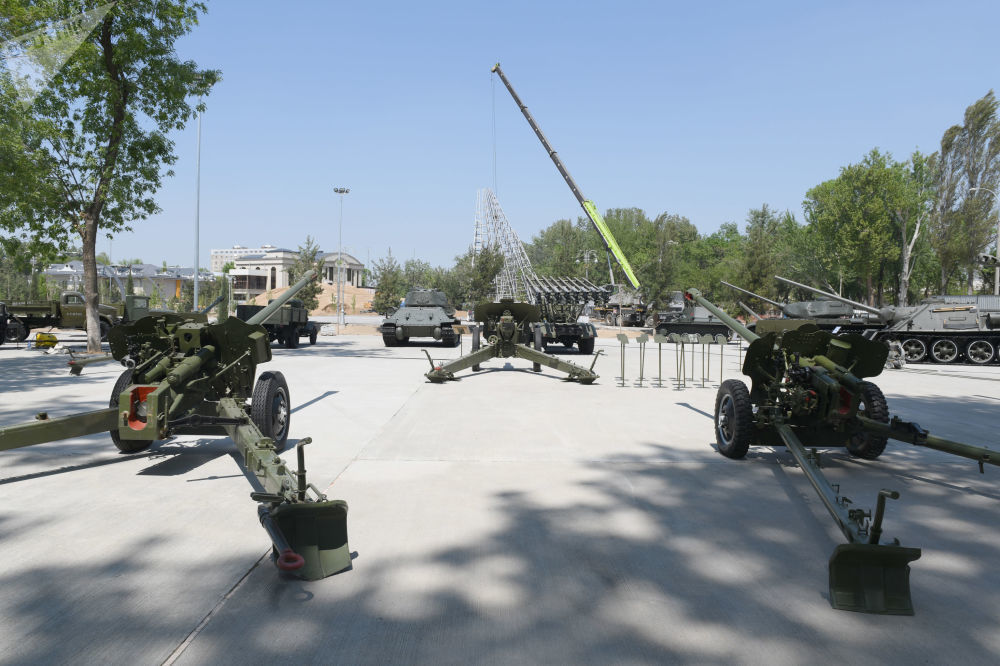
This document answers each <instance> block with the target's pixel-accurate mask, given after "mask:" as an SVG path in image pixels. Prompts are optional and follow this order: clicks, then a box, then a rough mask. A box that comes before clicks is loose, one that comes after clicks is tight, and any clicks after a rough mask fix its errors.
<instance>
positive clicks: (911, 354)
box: [903, 338, 927, 363]
mask: <svg viewBox="0 0 1000 666" xmlns="http://www.w3.org/2000/svg"><path fill="white" fill-rule="evenodd" d="M903 356H905V357H906V362H907V363H920V362H921V361H922V360H924V358H926V357H927V345H925V344H924V341H923V340H918V339H917V338H909V339H907V340H903Z"/></svg>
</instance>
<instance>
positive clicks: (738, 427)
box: [715, 379, 753, 459]
mask: <svg viewBox="0 0 1000 666" xmlns="http://www.w3.org/2000/svg"><path fill="white" fill-rule="evenodd" d="M752 432H753V408H752V406H751V404H750V391H749V390H748V389H747V385H746V384H744V383H743V382H741V381H740V380H738V379H727V380H726V381H724V382H722V386H720V387H719V392H718V393H717V394H716V396H715V442H716V444H717V445H718V447H719V453H721V454H722V455H724V456H726V457H727V458H733V459H738V458H742V457H744V456H745V455H746V454H747V451H748V450H750V436H751V434H752Z"/></svg>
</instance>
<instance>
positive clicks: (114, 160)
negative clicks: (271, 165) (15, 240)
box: [0, 0, 220, 351]
mask: <svg viewBox="0 0 1000 666" xmlns="http://www.w3.org/2000/svg"><path fill="white" fill-rule="evenodd" d="M102 1H103V0H81V1H80V2H76V3H24V4H21V3H10V2H7V3H4V8H5V14H6V16H5V19H6V21H5V22H3V23H0V40H7V39H11V38H13V37H16V36H18V35H23V34H25V33H28V32H31V31H33V30H36V29H39V28H41V27H44V26H47V25H50V24H52V23H53V22H55V21H58V20H62V19H66V18H68V17H67V16H66V15H63V14H60V13H59V12H60V10H63V11H64V10H65V8H66V7H67V6H68V5H70V4H72V6H74V7H75V8H76V9H77V11H80V10H92V9H95V8H97V7H98V6H99V5H100V4H101V3H102ZM204 11H205V5H204V3H201V2H191V1H189V0H134V1H132V2H128V3H118V4H116V5H114V7H113V8H112V9H111V10H110V11H109V12H108V13H107V14H105V15H104V17H103V19H101V20H100V22H99V23H98V24H97V26H96V28H95V29H94V30H92V31H91V32H90V33H89V34H88V35H87V36H86V38H85V39H84V40H83V42H82V44H80V46H79V48H77V49H76V51H75V52H74V53H73V55H72V56H71V57H70V58H69V60H68V61H67V62H66V63H65V65H63V66H62V67H61V68H60V69H58V70H57V71H51V72H50V74H51V78H50V80H49V81H48V85H47V86H46V87H45V89H44V90H41V91H40V92H39V93H38V94H37V95H36V96H34V97H31V98H30V99H29V98H26V97H25V96H24V95H23V94H22V92H23V89H24V81H22V80H17V77H15V76H14V75H13V74H11V73H9V72H8V73H6V74H5V75H3V76H2V77H0V127H2V129H0V162H2V163H3V164H4V165H5V166H6V165H10V166H9V168H4V169H2V170H0V194H2V195H3V197H2V199H3V200H4V201H5V202H10V203H6V204H5V205H3V206H0V226H2V227H4V228H6V229H8V230H10V231H16V232H20V233H22V234H24V235H25V236H26V237H30V238H32V239H34V240H35V242H38V243H48V244H50V245H52V246H56V247H65V246H66V244H67V243H68V242H69V240H70V238H71V237H73V236H74V235H79V237H80V238H81V239H82V243H83V269H84V294H85V300H86V305H87V316H86V320H87V348H88V350H90V351H98V350H99V349H100V337H99V326H98V316H97V302H98V285H97V268H96V249H95V248H96V243H97V237H98V235H99V234H100V233H102V232H104V233H106V234H107V235H108V236H109V237H110V236H111V235H112V234H113V233H115V232H119V231H123V230H128V229H130V226H129V225H131V224H132V223H133V222H135V221H136V220H142V219H145V218H146V217H148V216H149V215H151V214H153V213H155V212H157V211H158V210H159V208H158V206H157V204H156V201H155V200H154V198H153V195H154V194H155V192H156V190H157V189H158V188H159V186H160V184H161V181H162V178H163V177H164V176H170V175H172V174H173V172H172V171H170V170H169V169H168V170H166V171H164V169H163V168H164V166H167V165H171V164H173V163H174V162H175V161H176V159H177V157H176V155H175V154H174V143H173V141H171V140H170V139H168V138H167V134H168V133H169V132H170V131H175V130H180V129H182V128H183V127H184V125H185V124H186V122H187V121H188V120H189V119H190V118H191V117H192V115H193V114H194V113H195V110H196V109H195V108H193V107H192V106H191V105H190V104H189V103H188V101H187V100H188V99H189V98H192V97H194V96H203V95H207V94H208V93H209V91H210V90H211V89H212V86H213V85H214V84H215V83H216V82H217V81H218V80H219V78H220V73H219V72H218V71H217V70H199V69H198V67H197V65H196V64H195V63H194V62H192V61H181V60H180V59H179V58H178V57H177V54H176V52H175V50H174V43H175V42H176V41H177V39H178V38H179V37H181V36H182V35H184V34H186V33H188V32H190V30H191V29H192V28H193V27H194V26H195V25H196V24H197V22H198V15H199V14H200V13H203V12H204ZM26 55H28V56H30V55H31V53H30V52H29V53H28V54H26ZM40 64H41V65H42V66H44V65H45V63H44V61H42V62H40ZM203 109H204V104H202V103H199V104H198V106H197V110H203Z"/></svg>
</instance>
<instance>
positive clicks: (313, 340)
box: [309, 326, 319, 345]
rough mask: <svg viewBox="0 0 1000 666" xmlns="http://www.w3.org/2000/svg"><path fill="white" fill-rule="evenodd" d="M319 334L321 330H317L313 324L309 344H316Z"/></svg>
mask: <svg viewBox="0 0 1000 666" xmlns="http://www.w3.org/2000/svg"><path fill="white" fill-rule="evenodd" d="M317 335H319V331H318V330H316V327H315V326H313V327H312V329H310V331H309V344H311V345H314V344H316V336H317Z"/></svg>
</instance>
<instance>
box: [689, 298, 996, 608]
mask: <svg viewBox="0 0 1000 666" xmlns="http://www.w3.org/2000/svg"><path fill="white" fill-rule="evenodd" d="M685 297H686V298H688V299H691V300H693V301H696V302H697V303H698V304H700V305H702V306H703V307H705V308H706V309H708V310H709V311H710V312H712V313H713V314H715V315H716V316H717V317H718V318H719V319H721V320H722V321H724V322H726V324H728V325H729V327H730V328H732V329H733V330H734V331H736V333H737V334H739V335H740V336H741V337H743V338H744V339H745V340H747V341H748V342H749V343H750V346H749V348H748V349H747V353H746V357H745V360H744V362H743V374H745V375H747V376H749V377H750V379H751V382H752V388H751V389H750V390H749V391H748V390H747V387H746V385H745V384H744V383H743V382H742V381H740V380H738V379H727V380H726V381H724V382H723V383H722V385H721V386H720V387H719V392H718V395H717V396H716V400H715V435H716V442H717V444H718V447H719V452H720V453H722V455H724V456H726V457H728V458H742V457H744V456H745V455H746V454H747V451H748V449H749V447H750V445H751V444H762V445H767V446H785V447H787V448H788V450H789V452H790V453H791V454H792V456H793V457H794V458H795V462H796V463H798V465H799V467H801V468H802V471H803V472H804V473H805V475H806V478H807V479H808V480H809V482H810V484H812V486H813V488H814V489H815V490H816V493H817V494H818V495H819V497H820V499H821V500H822V502H823V504H824V505H825V506H826V509H827V511H829V512H830V515H831V516H832V517H833V519H834V521H835V522H836V523H837V526H838V527H839V528H840V530H841V531H842V532H843V533H844V536H845V537H846V538H847V543H846V544H841V545H839V546H837V548H836V549H835V550H834V552H833V555H832V556H831V557H830V603H831V605H833V607H834V608H838V609H842V610H853V611H861V612H867V613H881V614H890V615H912V614H913V603H912V601H911V599H910V582H909V574H910V567H909V562H912V561H913V560H916V559H918V558H919V557H920V549H919V548H904V547H902V546H900V545H899V543H898V541H897V542H895V543H893V544H892V545H886V544H880V543H879V539H880V537H881V534H882V517H883V515H884V512H885V500H886V498H889V499H898V497H899V493H897V492H895V491H889V490H881V491H880V492H879V494H878V498H877V500H876V501H877V504H876V509H875V515H874V517H872V515H871V512H870V511H865V510H863V509H851V508H848V507H849V506H850V500H848V499H847V498H846V497H844V496H843V495H841V494H840V491H839V487H834V486H831V485H830V483H829V482H828V481H827V480H826V478H825V477H824V476H823V474H822V472H821V471H820V465H819V455H818V454H817V453H816V450H815V449H813V450H811V451H807V450H806V448H805V447H804V446H803V444H802V442H801V441H800V438H801V439H803V440H806V441H808V442H809V443H810V445H812V446H845V447H846V448H847V451H848V452H849V453H850V454H851V455H854V456H857V457H860V458H865V459H868V460H873V459H875V458H877V457H878V456H880V455H881V454H882V452H883V450H884V449H885V446H886V443H887V440H888V439H890V438H891V439H896V440H899V441H902V442H909V443H910V444H915V445H917V446H926V447H929V448H932V449H936V450H938V451H944V452H946V453H952V454H955V455H959V456H963V457H965V458H971V459H972V460H975V461H976V462H978V463H979V470H980V471H983V464H984V463H990V464H992V465H1000V456H998V455H997V453H996V452H995V451H991V450H990V449H988V448H985V447H979V446H970V445H968V444H962V443H959V442H953V441H950V440H947V439H944V438H941V437H935V436H934V435H931V434H930V433H929V432H927V431H926V430H925V429H923V428H922V427H920V426H919V425H918V424H916V423H910V422H906V421H903V420H901V419H900V418H899V417H896V416H893V417H892V418H890V417H889V408H888V406H887V405H886V401H885V397H884V396H883V395H882V392H881V391H880V390H879V388H878V387H877V386H876V385H875V384H872V383H871V382H867V381H864V380H865V378H867V377H874V376H876V375H878V374H879V373H881V372H882V368H883V367H884V365H885V360H886V357H887V355H888V353H889V349H888V347H887V346H886V345H885V344H884V343H881V342H876V341H872V340H868V339H866V338H864V337H863V336H861V335H858V334H846V335H833V334H831V333H829V332H827V331H822V330H820V329H818V328H817V327H816V326H815V325H812V324H806V325H801V321H798V322H789V321H788V320H761V321H759V322H757V331H758V332H760V333H762V334H761V335H758V334H757V333H754V332H752V331H750V330H749V329H747V328H746V327H744V326H743V325H741V324H740V323H739V322H738V321H736V320H735V319H733V318H732V317H730V316H729V315H727V314H726V313H725V312H724V311H722V310H721V309H719V308H718V307H716V306H715V305H713V304H712V303H710V302H709V301H708V300H706V299H705V298H703V297H702V295H701V293H700V292H699V291H698V290H697V289H688V291H687V293H686V294H685ZM783 323H792V324H793V326H794V328H783V326H782V324H783Z"/></svg>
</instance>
